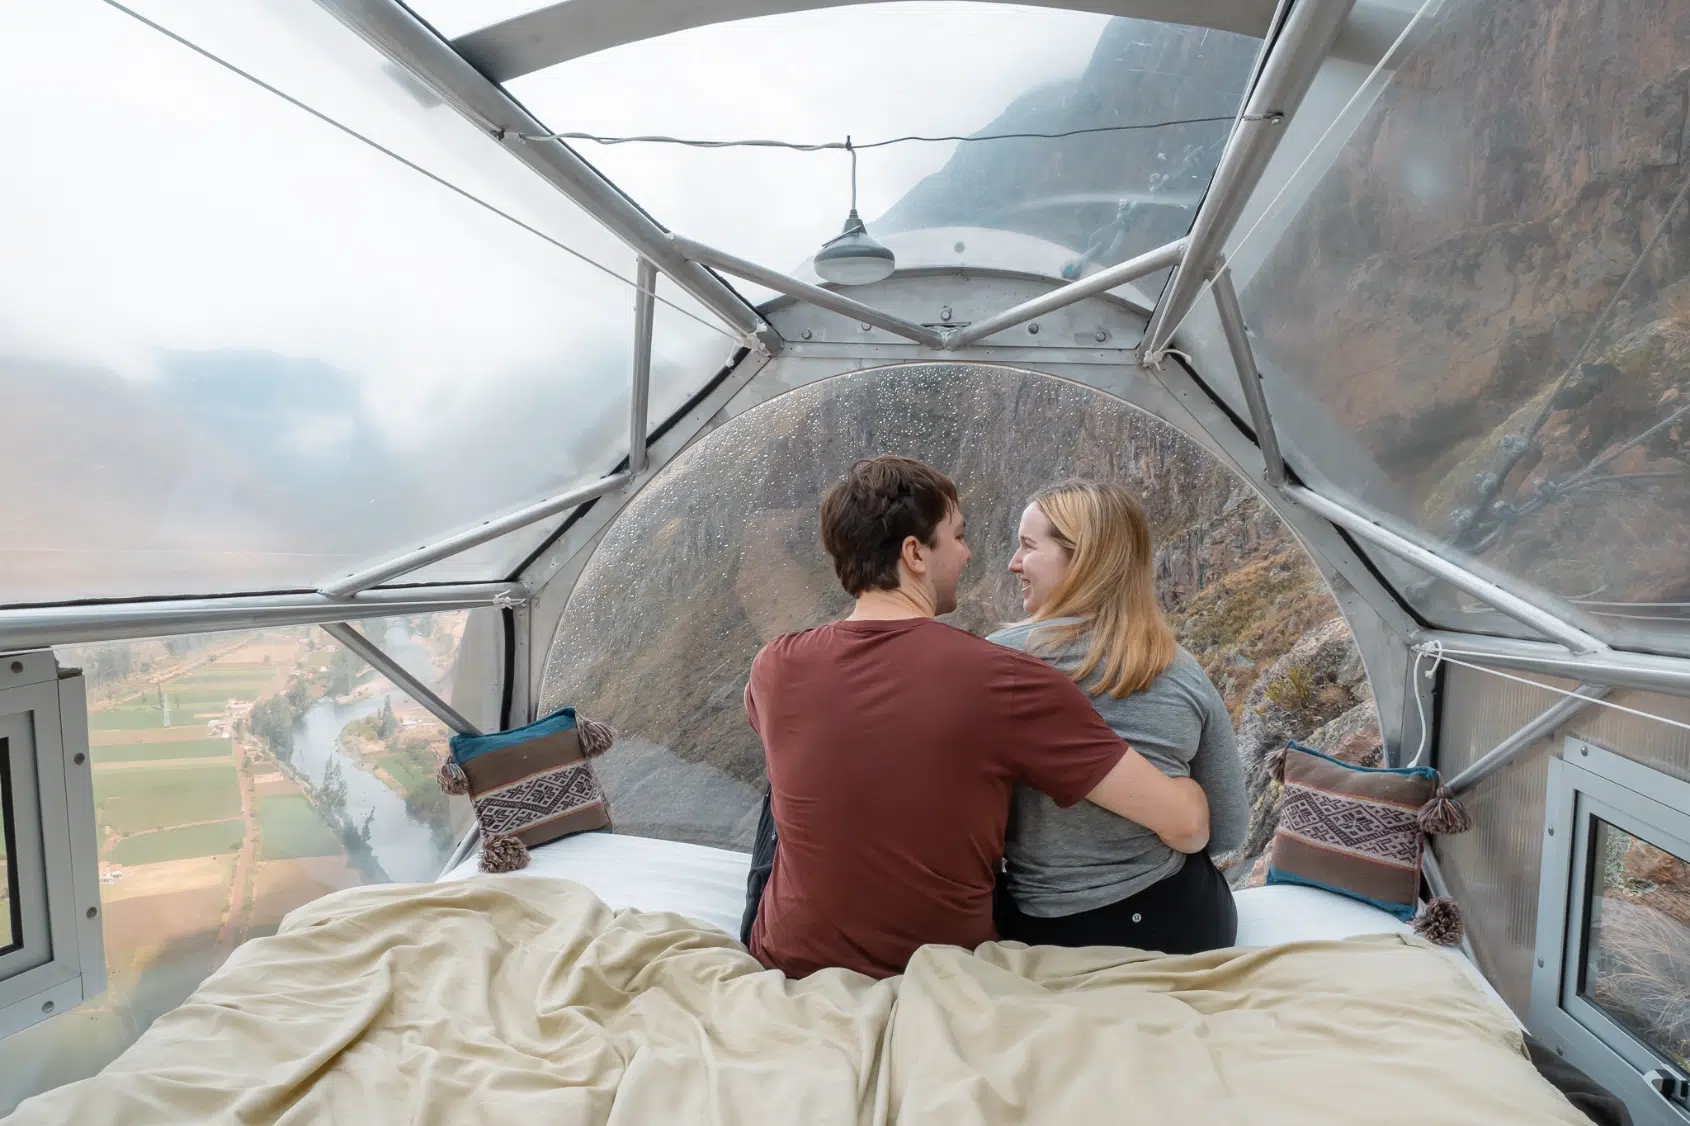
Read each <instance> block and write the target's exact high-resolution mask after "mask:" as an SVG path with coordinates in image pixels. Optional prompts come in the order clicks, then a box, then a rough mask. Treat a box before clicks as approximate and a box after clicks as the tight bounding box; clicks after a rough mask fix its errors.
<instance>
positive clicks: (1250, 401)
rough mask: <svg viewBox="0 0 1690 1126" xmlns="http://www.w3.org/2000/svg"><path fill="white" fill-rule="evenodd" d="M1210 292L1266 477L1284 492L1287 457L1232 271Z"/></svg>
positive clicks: (1220, 276)
mask: <svg viewBox="0 0 1690 1126" xmlns="http://www.w3.org/2000/svg"><path fill="white" fill-rule="evenodd" d="M1210 289H1211V292H1212V293H1213V294H1214V297H1215V310H1216V312H1217V313H1219V314H1220V320H1221V331H1222V332H1223V333H1224V334H1225V336H1226V346H1227V348H1228V349H1229V350H1230V351H1231V352H1232V366H1233V367H1235V368H1237V369H1238V386H1239V388H1240V389H1241V390H1242V391H1243V392H1244V402H1245V403H1246V404H1247V405H1248V406H1249V408H1250V425H1251V427H1252V428H1253V429H1254V430H1255V431H1256V445H1257V446H1258V447H1260V449H1261V451H1262V476H1263V478H1264V479H1265V480H1266V481H1267V483H1268V484H1269V485H1271V486H1273V487H1274V488H1276V489H1279V488H1284V486H1285V457H1284V455H1282V454H1281V453H1280V452H1279V438H1278V437H1277V436H1276V435H1275V434H1274V432H1273V416H1272V415H1271V414H1269V413H1268V403H1267V394H1266V393H1265V392H1264V391H1263V390H1262V373H1261V369H1259V368H1258V367H1256V353H1255V351H1254V350H1253V349H1252V348H1251V347H1250V334H1249V332H1248V331H1247V330H1246V329H1245V325H1244V312H1243V310H1242V309H1240V308H1239V307H1238V290H1236V289H1234V288H1233V285H1232V270H1231V268H1230V267H1227V266H1222V267H1221V269H1220V271H1219V272H1218V273H1217V274H1215V280H1214V284H1213V285H1212V286H1211V287H1210Z"/></svg>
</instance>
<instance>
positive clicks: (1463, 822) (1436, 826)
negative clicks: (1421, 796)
mask: <svg viewBox="0 0 1690 1126" xmlns="http://www.w3.org/2000/svg"><path fill="white" fill-rule="evenodd" d="M1415 820H1416V821H1418V822H1419V823H1420V831H1421V832H1423V833H1431V834H1435V835H1437V836H1440V837H1447V836H1450V835H1452V834H1454V833H1465V832H1466V831H1467V830H1469V829H1471V828H1472V827H1473V819H1472V818H1470V817H1468V816H1467V807H1466V806H1464V805H1462V804H1461V802H1460V800H1459V799H1458V798H1456V796H1455V795H1454V794H1452V793H1450V792H1449V788H1448V787H1447V786H1445V785H1444V784H1443V783H1442V782H1439V783H1438V792H1437V793H1435V794H1433V795H1432V800H1431V801H1429V802H1427V803H1426V804H1425V805H1423V806H1421V807H1420V812H1419V814H1417V815H1416V817H1415Z"/></svg>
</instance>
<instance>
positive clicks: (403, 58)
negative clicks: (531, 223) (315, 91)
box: [317, 0, 780, 352]
mask: <svg viewBox="0 0 1690 1126" xmlns="http://www.w3.org/2000/svg"><path fill="white" fill-rule="evenodd" d="M317 2H318V3H319V4H321V5H322V6H323V7H324V8H325V9H327V10H328V11H329V12H331V13H333V15H334V16H335V17H336V18H338V19H339V20H340V21H341V22H342V23H344V24H346V25H347V26H348V27H350V28H351V29H352V30H353V31H355V32H357V33H358V34H359V35H360V36H362V37H363V38H364V39H365V40H366V41H367V42H369V43H370V45H371V46H373V47H375V48H376V49H377V50H378V51H381V52H382V53H383V54H385V55H386V56H387V57H388V58H390V59H392V60H393V61H394V62H395V63H396V64H398V65H399V66H400V67H402V68H403V69H404V70H406V71H407V72H409V73H410V74H411V75H412V76H414V77H415V78H416V79H417V80H418V81H420V82H421V83H423V85H425V86H427V87H428V88H429V89H431V90H433V91H434V92H435V93H436V94H437V95H439V96H440V98H441V99H442V100H443V101H445V102H446V103H447V104H448V105H450V106H452V107H453V108H454V109H456V110H457V111H458V112H459V113H461V114H463V115H464V116H465V117H467V118H468V119H469V120H470V121H472V122H473V123H475V124H476V125H477V126H479V127H480V128H482V129H484V130H486V131H487V133H488V134H489V135H490V136H492V137H494V138H497V139H499V140H502V141H504V147H505V149H506V151H508V152H509V153H510V154H511V155H512V156H514V157H516V158H517V159H518V160H520V161H522V163H524V164H526V165H528V167H529V168H531V169H532V170H533V171H534V172H536V173H538V174H539V175H540V177H541V178H542V179H544V180H545V181H546V182H547V183H549V184H551V185H552V187H554V188H556V189H557V190H558V191H560V192H562V193H563V194H564V195H566V196H568V197H569V198H570V199H571V200H573V201H575V203H576V204H578V205H579V206H580V207H581V208H582V209H584V210H585V211H586V212H587V213H588V214H589V215H592V216H593V217H594V218H595V219H597V220H598V221H599V222H601V223H603V224H604V225H605V226H606V227H608V228H609V229H610V230H611V232H612V233H614V234H615V235H616V236H617V237H618V238H620V239H621V240H622V241H623V242H625V243H627V244H628V245H629V246H631V247H633V248H634V252H635V253H637V254H640V255H642V256H643V257H645V258H646V259H647V260H648V261H650V262H651V263H652V264H653V265H655V266H656V267H657V268H658V269H660V270H662V271H663V272H664V273H666V274H668V275H669V276H670V277H671V278H673V279H674V281H675V284H676V285H678V286H680V287H681V288H682V289H684V290H686V291H687V292H688V293H690V294H692V296H694V297H696V298H697V299H698V300H699V301H700V302H702V303H703V304H704V307H705V308H707V309H709V310H710V311H711V312H713V313H715V314H716V315H717V316H719V317H721V318H722V319H723V320H724V321H726V322H727V323H728V324H730V325H732V326H733V327H734V328H735V329H736V330H738V331H739V332H741V333H743V334H745V335H746V336H749V337H755V338H756V339H757V340H758V341H760V342H761V343H762V346H763V347H764V348H766V349H768V350H769V351H771V352H773V351H777V350H778V349H779V347H780V337H779V336H777V335H776V334H775V332H774V330H773V329H771V328H769V326H768V324H767V323H766V322H765V321H764V320H763V318H762V317H760V316H758V315H757V311H756V310H755V309H753V308H752V307H751V306H750V305H748V304H746V303H745V300H744V299H743V298H742V297H740V296H739V294H737V293H735V292H734V291H733V290H732V289H731V288H729V287H728V286H727V284H726V283H724V282H723V281H722V279H720V278H718V277H716V276H715V275H714V274H712V273H711V272H710V271H709V270H706V269H704V268H703V267H702V266H700V265H698V264H697V263H696V262H689V261H687V260H686V258H684V257H683V256H682V255H681V254H680V253H679V252H678V251H676V250H675V248H674V246H673V245H671V244H670V242H669V236H668V232H667V231H665V230H664V229H663V228H662V227H661V226H659V225H658V224H657V223H656V222H655V221H654V220H653V219H652V218H651V216H649V215H647V214H646V213H645V212H644V211H641V210H640V209H639V208H638V207H636V206H635V205H634V204H633V202H632V201H630V200H629V199H628V197H627V196H625V195H623V194H622V193H621V192H620V191H618V190H617V188H616V186H615V185H614V184H612V183H610V181H608V180H606V179H605V178H604V177H603V176H601V175H600V174H599V173H598V171H597V170H596V169H594V168H593V167H592V166H591V165H590V164H588V163H587V162H586V161H584V160H582V159H581V158H580V157H579V156H577V155H576V154H575V152H574V150H572V149H571V148H569V146H567V145H565V144H562V143H561V142H558V141H533V142H527V141H523V140H521V139H519V138H518V136H517V134H523V133H526V134H529V135H531V136H543V135H546V134H549V133H550V132H551V130H550V129H547V128H546V126H545V125H543V124H541V123H540V121H538V120H537V119H536V118H534V117H533V116H532V115H531V114H529V112H528V111H527V110H525V109H523V108H522V106H521V104H519V103H518V102H517V101H516V99H514V98H512V97H511V96H510V95H509V94H506V93H505V91H504V90H503V89H501V88H500V87H499V86H498V85H497V84H495V83H493V82H492V81H490V80H488V79H487V78H486V77H485V76H484V75H482V73H481V72H480V71H478V70H476V69H475V68H474V67H473V66H471V65H470V64H469V63H467V62H465V61H464V59H463V56H461V55H459V54H458V53H457V52H456V51H455V50H453V49H452V47H451V45H450V44H448V43H447V42H446V41H445V40H443V39H441V38H440V37H439V36H438V35H436V34H435V33H434V32H433V31H432V30H430V29H429V28H428V26H427V25H425V24H423V23H422V22H420V21H419V20H418V19H417V18H416V17H415V16H413V15H412V14H411V13H410V11H408V10H407V9H406V8H405V6H404V5H403V4H401V3H399V2H398V0H317Z"/></svg>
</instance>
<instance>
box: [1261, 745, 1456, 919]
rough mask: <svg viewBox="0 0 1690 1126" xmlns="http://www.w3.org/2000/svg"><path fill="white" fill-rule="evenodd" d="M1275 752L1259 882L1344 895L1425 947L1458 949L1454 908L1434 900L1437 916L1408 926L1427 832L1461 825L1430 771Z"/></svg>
mask: <svg viewBox="0 0 1690 1126" xmlns="http://www.w3.org/2000/svg"><path fill="white" fill-rule="evenodd" d="M1279 754H1280V761H1279V762H1277V763H1273V764H1271V766H1272V768H1273V770H1274V773H1275V774H1276V775H1277V776H1280V777H1282V780H1283V783H1284V787H1285V790H1284V794H1283V796H1282V798H1281V801H1280V807H1279V830H1278V832H1276V833H1275V834H1274V837H1273V856H1272V860H1271V861H1270V862H1269V866H1268V873H1267V882H1268V883H1270V884H1304V885H1307V886H1309V887H1317V888H1321V889H1323V890H1326V891H1331V892H1336V893H1338V894H1339V895H1346V896H1349V897H1350V898H1351V899H1359V900H1361V901H1362V902H1364V903H1370V904H1372V905H1373V906H1375V907H1378V908H1381V909H1382V910H1385V911H1389V912H1390V913H1391V914H1393V915H1395V916H1396V917H1397V918H1399V919H1402V920H1404V921H1405V922H1406V921H1409V920H1411V919H1413V920H1414V922H1415V929H1416V930H1419V931H1420V932H1421V933H1422V934H1425V935H1426V937H1428V938H1430V939H1432V940H1433V941H1443V940H1444V939H1449V940H1450V944H1453V943H1454V942H1458V941H1460V936H1461V928H1460V913H1459V911H1457V910H1456V908H1455V905H1454V904H1453V903H1451V902H1449V901H1447V900H1441V901H1435V903H1434V904H1433V905H1432V906H1433V907H1435V910H1431V909H1429V910H1428V912H1426V913H1424V914H1422V916H1421V917H1420V918H1415V905H1416V903H1418V901H1419V898H1420V856H1421V850H1422V848H1424V846H1425V834H1426V833H1428V832H1434V833H1454V832H1461V831H1463V830H1465V829H1467V828H1468V827H1469V824H1468V821H1467V815H1466V813H1465V812H1464V811H1463V810H1462V809H1461V806H1460V805H1459V804H1458V803H1457V802H1456V801H1455V799H1454V798H1452V797H1450V795H1449V794H1448V793H1447V792H1446V791H1445V790H1444V788H1443V785H1442V783H1441V782H1440V781H1439V779H1438V772H1437V771H1436V770H1433V769H1432V768H1431V767H1429V766H1422V767H1407V768H1398V769H1388V768H1377V767H1363V766H1352V765H1350V764H1349V763H1347V762H1342V761H1340V760H1338V759H1335V758H1332V757H1331V756H1329V755H1323V754H1321V753H1320V752H1319V751H1312V750H1310V749H1309V748H1307V747H1304V746H1300V745H1299V744H1297V743H1290V744H1288V745H1287V746H1286V748H1285V750H1284V751H1282V752H1279ZM1452 932H1453V937H1451V935H1452Z"/></svg>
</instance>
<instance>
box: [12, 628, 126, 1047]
mask: <svg viewBox="0 0 1690 1126" xmlns="http://www.w3.org/2000/svg"><path fill="white" fill-rule="evenodd" d="M0 737H4V738H5V739H6V740H7V752H8V760H9V768H10V774H11V798H12V807H11V809H10V810H9V811H8V815H9V816H8V819H9V821H10V822H11V825H12V833H13V841H14V842H15V844H16V847H17V852H16V854H14V856H13V858H12V859H13V861H14V866H15V867H16V868H17V869H18V871H17V877H16V880H17V886H18V888H19V892H20V895H19V901H18V902H17V903H14V904H12V909H13V910H14V911H16V912H18V917H19V918H20V920H21V924H22V927H21V929H22V933H23V940H24V941H23V945H22V946H21V947H18V948H16V949H13V950H9V951H7V952H6V953H5V954H3V955H0V1038H3V1037H6V1036H10V1035H11V1034H12V1033H14V1032H20V1031H22V1030H23V1029H25V1028H28V1027H29V1026H31V1025H33V1024H36V1023H39V1022H40V1021H43V1020H45V1019H47V1018H48V1017H50V1016H53V1015H56V1014H58V1013H63V1012H68V1011H69V1010H71V1009H73V1008H75V1007H76V1006H77V1005H79V1004H81V1003H82V1002H83V1001H86V1000H88V999H89V998H91V997H94V996H96V995H97V994H99V993H101V992H103V991H104V990H105V986H106V967H105V947H104V941H103V939H102V936H101V919H100V892H99V858H98V839H97V837H96V836H95V827H94V784H93V771H92V764H91V761H90V756H89V753H88V712H87V696H86V692H85V689H84V684H83V680H82V675H81V673H80V672H79V671H77V670H68V671H61V670H60V669H59V667H58V663H57V662H56V661H55V660H54V658H53V654H52V653H51V652H50V651H45V650H43V651H37V652H31V653H9V654H4V655H0Z"/></svg>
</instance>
